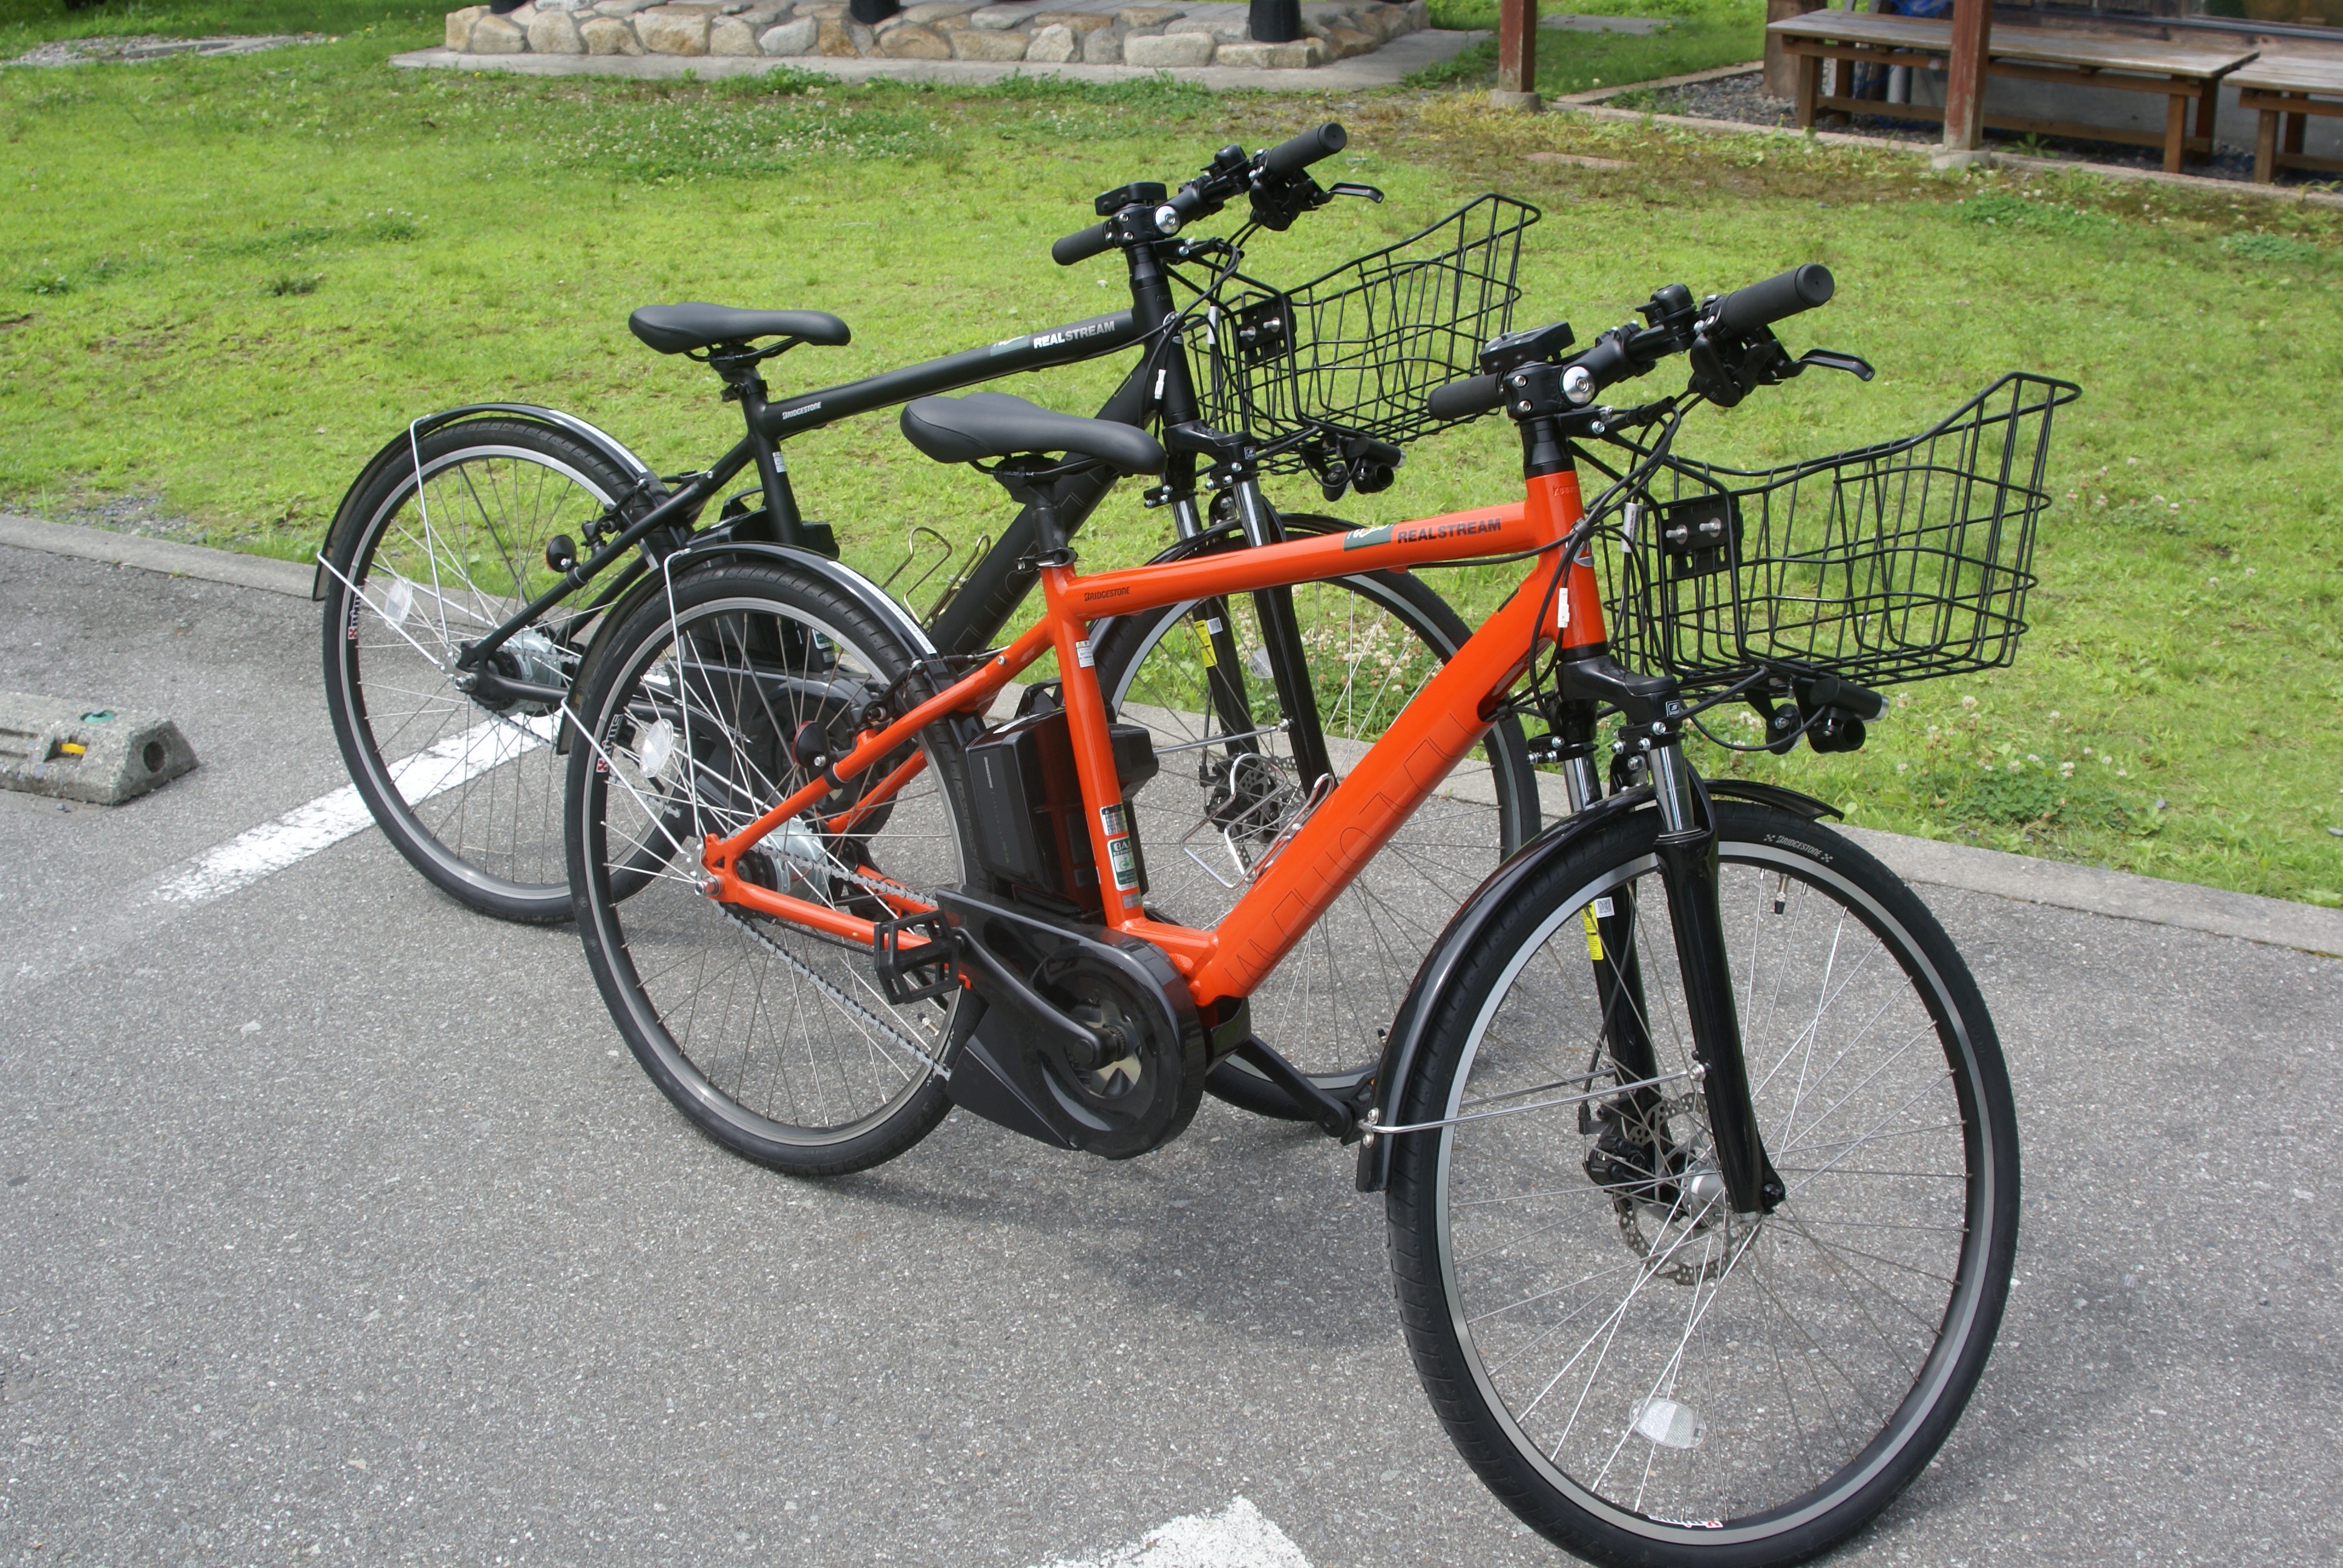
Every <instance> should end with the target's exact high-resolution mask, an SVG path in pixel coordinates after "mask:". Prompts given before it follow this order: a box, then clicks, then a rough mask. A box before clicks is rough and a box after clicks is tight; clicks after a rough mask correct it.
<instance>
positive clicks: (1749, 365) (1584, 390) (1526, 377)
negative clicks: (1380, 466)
mask: <svg viewBox="0 0 2343 1568" xmlns="http://www.w3.org/2000/svg"><path fill="white" fill-rule="evenodd" d="M1834 289H1835V284H1834V283H1833V281H1832V278H1831V275H1830V269H1829V268H1828V267H1825V266H1822V265H1821V264H1820V263H1818V262H1811V261H1810V262H1807V263H1805V265H1804V266H1794V267H1792V268H1790V270H1788V271H1787V272H1784V273H1780V274H1778V275H1776V276H1773V277H1769V278H1767V279H1765V281H1764V282H1763V283H1753V284H1751V285H1749V286H1747V287H1745V288H1737V289H1735V290H1734V291H1733V292H1732V293H1730V294H1725V295H1719V296H1713V297H1710V298H1709V299H1707V300H1705V301H1704V302H1702V303H1700V304H1698V305H1695V304H1694V301H1693V297H1692V291H1691V290H1690V289H1687V288H1685V287H1684V286H1683V285H1682V284H1677V283H1671V284H1668V285H1666V286H1664V287H1661V288H1657V289H1654V290H1653V292H1652V297H1651V299H1650V301H1649V302H1648V303H1647V304H1645V305H1644V307H1643V315H1644V323H1643V324H1642V325H1638V324H1636V323H1634V322H1629V323H1628V324H1627V325H1625V326H1624V327H1612V328H1611V329H1610V330H1609V331H1607V332H1603V333H1600V334H1598V335H1597V336H1596V337H1595V339H1594V342H1593V343H1592V344H1590V345H1588V346H1587V347H1585V348H1584V349H1582V350H1580V351H1579V352H1578V353H1576V354H1573V355H1568V356H1566V357H1565V356H1564V355H1563V354H1562V353H1561V352H1560V349H1561V348H1562V347H1565V346H1566V345H1568V343H1569V342H1570V328H1569V326H1568V324H1567V323H1563V322H1557V323H1555V324H1554V326H1552V327H1539V328H1534V329H1532V330H1531V331H1528V332H1514V333H1508V334H1506V335H1505V336H1504V337H1499V338H1495V339H1493V340H1491V342H1490V343H1489V344H1488V345H1487V347H1484V348H1483V350H1482V353H1481V367H1482V369H1483V374H1482V375H1479V376H1473V377H1466V378H1465V379H1463V380H1461V381H1451V382H1450V383H1448V384H1447V385H1446V386H1444V387H1438V388H1436V389H1434V390H1433V393H1432V395H1431V396H1430V397H1429V398H1428V399H1426V402H1425V407H1426V409H1427V410H1428V411H1429V412H1430V413H1431V415H1432V417H1433V418H1435V419H1442V420H1453V419H1470V418H1472V417H1474V416H1475V415H1480V414H1485V413H1487V412H1488V411H1489V410H1491V409H1493V408H1497V407H1503V405H1504V404H1506V403H1507V402H1508V401H1512V402H1513V403H1514V404H1515V407H1514V409H1513V412H1514V414H1515V415H1516V416H1517V417H1531V416H1534V415H1553V414H1574V413H1576V412H1578V411H1580V410H1582V409H1586V408H1590V407H1592V405H1593V402H1594V394H1595V393H1597V392H1600V391H1602V390H1603V389H1604V387H1611V386H1615V385H1616V384H1618V383H1619V382H1622V381H1631V380H1633V379H1634V378H1635V377H1638V376H1642V375H1644V374H1646V373H1647V372H1649V371H1650V370H1651V369H1652V368H1653V367H1655V366H1657V365H1658V364H1659V362H1660V361H1661V360H1663V359H1664V358H1666V357H1668V356H1670V355H1672V354H1689V355H1690V356H1691V357H1692V369H1693V374H1692V383H1691V387H1690V388H1689V390H1690V391H1691V392H1692V393H1693V394H1694V395H1696V396H1699V397H1705V398H1707V399H1708V400H1709V401H1710V402H1712V403H1715V405H1717V406H1718V407H1724V408H1730V407H1733V406H1734V405H1735V404H1736V403H1738V402H1739V401H1740V400H1741V399H1742V398H1743V397H1745V396H1746V395H1747V393H1748V392H1749V391H1750V389H1751V388H1753V387H1760V386H1771V385H1773V384H1775V383H1777V382H1781V381H1786V380H1788V379H1789V378H1790V377H1793V376H1795V375H1796V374H1798V372H1799V371H1800V370H1801V369H1803V368H1804V363H1803V362H1801V361H1795V360H1793V359H1791V358H1790V357H1789V355H1788V354H1787V352H1786V351H1785V350H1784V349H1783V347H1782V346H1781V345H1780V344H1779V343H1776V342H1775V340H1774V337H1773V335H1772V334H1771V333H1769V332H1767V331H1766V330H1765V328H1766V327H1768V326H1769V325H1771V324H1772V323H1774V322H1776V321H1780V320H1783V319H1785V318H1786V317H1792V316H1795V315H1797V314H1799V313H1800V312H1801V311H1806V310H1812V309H1813V308H1814V307H1816V306H1818V305H1822V304H1824V303H1825V302H1826V301H1828V300H1829V298H1830V297H1831V295H1832V293H1833V291H1834ZM1856 363H1858V364H1859V363H1860V362H1859V361H1858V362H1856ZM1865 368H1867V367H1865ZM1595 412H1596V413H1598V414H1600V415H1602V416H1603V417H1605V418H1609V417H1612V416H1611V414H1610V413H1609V412H1608V411H1604V410H1596V411H1595ZM1598 428H1599V427H1598Z"/></svg>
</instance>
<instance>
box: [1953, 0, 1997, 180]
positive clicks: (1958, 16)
mask: <svg viewBox="0 0 2343 1568" xmlns="http://www.w3.org/2000/svg"><path fill="white" fill-rule="evenodd" d="M1992 37H1993V0H1953V56H1952V68H1951V69H1950V70H1949V71H1947V72H1946V75H1945V146H1946V147H1947V148H1948V149H1951V150H1954V151H1957V152H1975V151H1976V149H1977V148H1979V147H1981V146H1985V62H1986V48H1987V47H1988V45H1990V44H1991V42H1992Z"/></svg>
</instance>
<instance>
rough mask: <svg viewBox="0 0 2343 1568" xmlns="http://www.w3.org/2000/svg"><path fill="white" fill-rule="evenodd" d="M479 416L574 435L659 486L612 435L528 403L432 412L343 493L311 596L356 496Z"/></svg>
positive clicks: (319, 589)
mask: <svg viewBox="0 0 2343 1568" xmlns="http://www.w3.org/2000/svg"><path fill="white" fill-rule="evenodd" d="M483 414H501V415H504V416H506V417H508V418H515V419H523V420H528V421H529V422H531V423H533V424H538V425H545V426H548V427H551V428H553V429H556V430H558V431H560V432H561V433H562V434H563V435H565V436H570V437H575V438H577V439H578V440H580V441H583V442H585V443H586V444H587V445H588V446H589V447H593V448H594V449H595V451H597V452H598V453H600V454H601V456H602V457H603V458H604V459H605V460H607V461H608V463H609V464H610V466H611V467H614V468H617V469H618V471H619V472H620V473H622V474H625V475H627V476H628V477H629V478H632V479H635V480H638V481H639V480H643V479H649V481H650V482H651V484H652V485H653V486H654V487H658V486H659V476H657V475H656V474H653V473H652V472H651V470H650V467H649V465H648V464H646V463H645V462H644V461H643V460H642V459H641V458H640V457H636V456H635V455H634V454H633V453H632V452H630V451H628V449H627V448H626V447H625V446H624V445H623V444H621V443H620V442H619V440H618V437H615V436H610V435H608V434H606V433H604V432H603V431H601V430H598V429H596V428H595V427H593V426H591V425H588V423H586V421H585V420H583V419H580V418H578V417H577V416H576V415H574V414H565V413H563V412H561V410H560V409H558V408H540V407H538V406H537V405H535V404H533V403H467V404H465V405H464V406H463V407H460V408H446V409H442V410H441V411H440V412H438V413H437V414H427V415H425V416H424V417H422V418H420V419H417V421H415V423H414V424H413V425H411V426H409V427H407V428H406V429H404V430H401V431H400V432H399V433H398V434H397V435H396V436H393V437H391V438H390V439H389V440H388V441H387V442H386V443H385V444H384V446H383V448H382V450H381V451H379V452H377V453H376V454H375V455H374V456H373V457H371V458H370V459H368V460H367V466H366V467H363V468H361V469H359V470H358V477H357V479H356V480H354V481H353V482H352V483H351V485H350V487H349V489H348V490H347V492H346V493H345V494H344V495H343V497H342V504H341V505H340V506H339V507H338V508H336V509H335V511H334V520H333V521H332V522H330V523H328V524H327V525H326V537H325V538H324V540H323V541H322V542H321V543H320V544H319V545H318V547H317V577H316V579H315V580H314V581H313V582H312V583H311V584H310V587H309V597H310V598H313V599H322V598H325V597H326V585H327V583H328V582H330V581H331V580H332V578H331V576H330V574H328V573H327V570H326V564H325V563H326V560H327V558H329V557H331V556H332V555H333V553H334V551H335V549H336V548H337V546H339V545H340V544H341V543H342V541H343V540H344V539H345V538H347V537H348V536H349V534H350V532H351V531H352V530H354V529H356V528H359V527H360V526H362V523H363V519H362V518H360V517H359V515H358V512H359V507H358V498H359V497H360V496H361V495H363V494H365V493H366V491H367V490H368V489H369V488H371V487H373V485H374V483H375V481H376V480H377V479H378V478H379V477H381V476H382V474H383V472H384V470H386V469H387V468H390V467H393V466H395V465H398V464H406V465H407V466H408V467H412V466H413V464H414V461H415V443H416V442H417V441H420V440H421V439H422V438H423V437H426V436H428V435H429V434H431V433H432V432H433V431H434V430H437V429H440V428H442V427H446V426H448V425H452V424H454V423H456V422H457V421H458V420H459V419H468V418H471V417H475V416H478V415H483ZM652 493H653V494H654V495H660V494H664V490H663V488H654V490H653V492H652Z"/></svg>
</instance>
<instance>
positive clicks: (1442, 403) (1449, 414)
mask: <svg viewBox="0 0 2343 1568" xmlns="http://www.w3.org/2000/svg"><path fill="white" fill-rule="evenodd" d="M1504 400H1505V388H1504V386H1503V383H1502V382H1501V381H1500V380H1499V378H1498V377H1494V376H1468V377H1465V378H1464V379H1463V380H1462V381H1451V382H1450V383H1448V385H1447V386H1445V387H1433V389H1432V396H1431V397H1427V398H1425V399H1424V407H1427V408H1429V409H1430V410H1431V411H1432V417H1433V418H1435V419H1470V418H1471V417H1473V415H1475V414H1486V413H1487V412H1488V411H1489V410H1490V409H1492V408H1494V407H1498V406H1499V405H1501V404H1503V402H1504Z"/></svg>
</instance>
